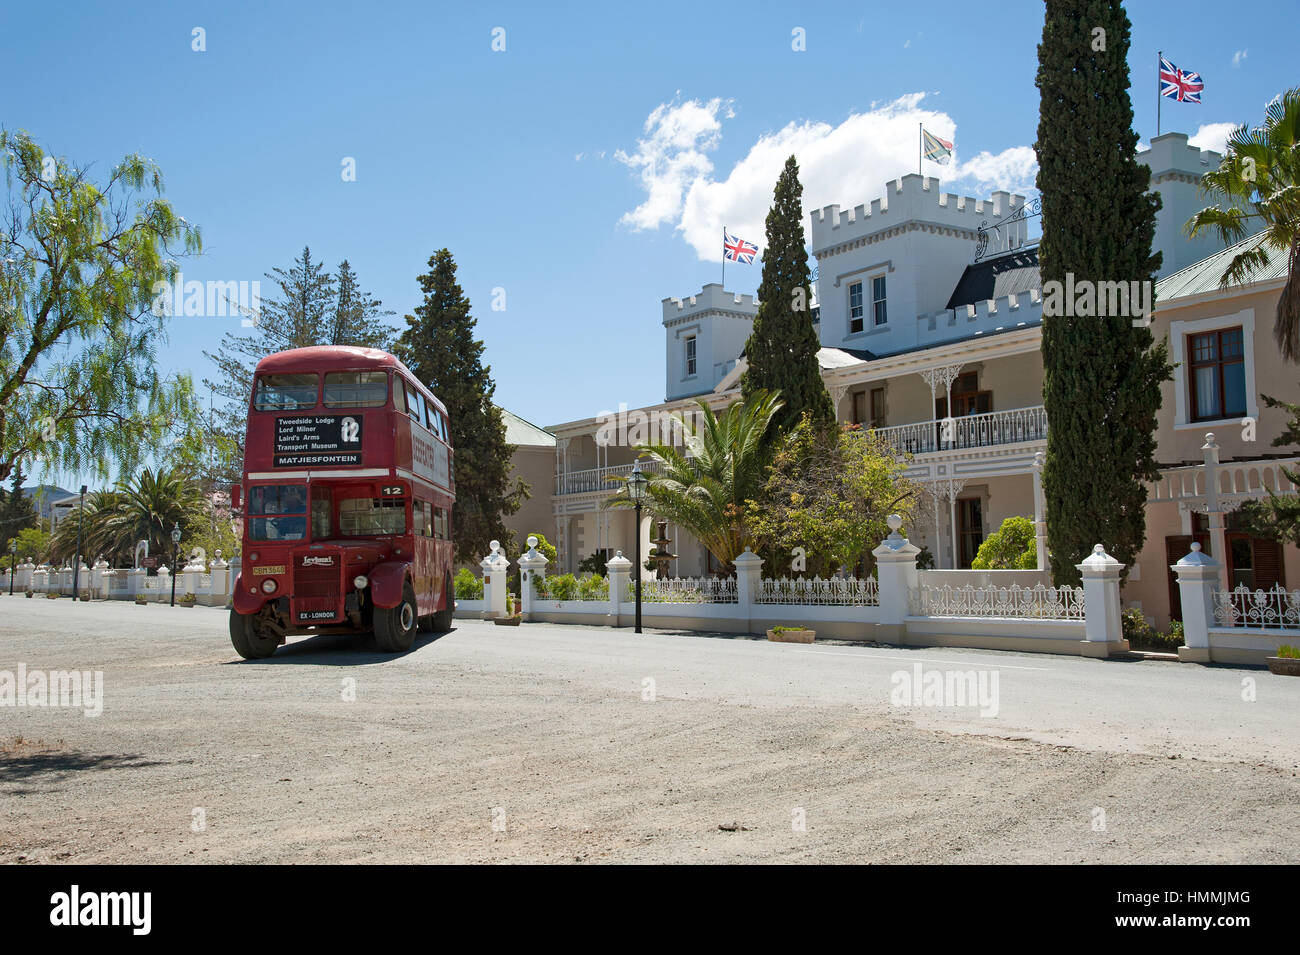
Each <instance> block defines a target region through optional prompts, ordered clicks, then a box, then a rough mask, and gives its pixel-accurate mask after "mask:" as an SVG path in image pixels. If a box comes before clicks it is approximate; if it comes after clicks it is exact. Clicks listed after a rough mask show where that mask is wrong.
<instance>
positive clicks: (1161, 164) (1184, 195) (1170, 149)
mask: <svg viewBox="0 0 1300 955" xmlns="http://www.w3.org/2000/svg"><path fill="white" fill-rule="evenodd" d="M1137 161H1138V162H1140V163H1142V164H1143V165H1145V166H1148V167H1149V168H1150V169H1151V189H1152V190H1153V191H1155V192H1158V193H1160V197H1161V199H1162V200H1163V201H1164V205H1163V206H1162V207H1161V209H1160V211H1159V212H1158V213H1156V234H1155V238H1154V239H1152V241H1151V245H1152V248H1153V249H1154V250H1158V251H1161V252H1163V253H1164V260H1163V262H1162V263H1161V266H1160V271H1159V273H1158V276H1159V277H1160V278H1163V277H1164V276H1166V275H1169V274H1170V273H1172V272H1177V271H1178V270H1179V269H1181V268H1183V267H1185V266H1188V265H1191V264H1192V263H1193V262H1199V261H1200V260H1201V259H1203V258H1205V257H1206V256H1207V255H1213V254H1214V253H1215V252H1218V251H1220V250H1222V249H1223V243H1222V242H1221V241H1220V240H1219V239H1218V238H1217V237H1216V236H1214V235H1212V234H1206V235H1201V236H1198V237H1197V238H1195V239H1189V238H1188V237H1187V235H1186V234H1185V233H1184V232H1183V229H1184V227H1185V226H1186V225H1187V220H1188V219H1190V218H1191V217H1192V216H1193V215H1194V214H1195V213H1196V212H1198V211H1199V210H1201V209H1203V208H1205V207H1206V206H1208V205H1211V204H1212V200H1210V199H1209V198H1207V197H1205V196H1202V195H1201V194H1200V188H1199V186H1200V180H1201V177H1202V176H1203V175H1205V174H1206V173H1207V172H1210V171H1211V170H1212V169H1216V168H1217V167H1218V165H1219V163H1221V162H1222V161H1223V156H1222V155H1221V154H1220V153H1216V152H1213V151H1212V150H1209V149H1197V148H1196V147H1195V146H1189V145H1188V144H1187V134H1186V133H1165V134H1164V135H1163V136H1157V137H1156V138H1155V139H1153V140H1151V148H1150V149H1148V150H1144V151H1143V152H1140V153H1138V154H1137Z"/></svg>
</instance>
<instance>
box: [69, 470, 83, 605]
mask: <svg viewBox="0 0 1300 955" xmlns="http://www.w3.org/2000/svg"><path fill="white" fill-rule="evenodd" d="M85 513H86V485H84V484H83V485H81V504H80V505H79V506H78V507H77V556H76V558H74V559H73V561H72V599H73V600H76V599H77V598H78V597H80V596H81V591H79V590H78V589H77V580H78V578H79V577H80V576H81V519H82V516H83V515H84V514H85Z"/></svg>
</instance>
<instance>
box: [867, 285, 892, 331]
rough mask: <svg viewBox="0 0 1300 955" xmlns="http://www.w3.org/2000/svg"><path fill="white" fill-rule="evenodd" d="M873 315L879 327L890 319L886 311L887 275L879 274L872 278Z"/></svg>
mask: <svg viewBox="0 0 1300 955" xmlns="http://www.w3.org/2000/svg"><path fill="white" fill-rule="evenodd" d="M871 316H872V321H874V322H875V323H876V326H877V327H879V326H881V325H883V324H885V322H887V321H889V317H888V315H887V314H886V312H885V277H884V276H883V275H877V276H876V277H875V278H874V279H872V280H871Z"/></svg>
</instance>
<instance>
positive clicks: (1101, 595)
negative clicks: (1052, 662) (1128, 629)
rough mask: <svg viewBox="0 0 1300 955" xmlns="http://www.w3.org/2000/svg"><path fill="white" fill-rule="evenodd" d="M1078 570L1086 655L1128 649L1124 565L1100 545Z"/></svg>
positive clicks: (1100, 654) (1078, 566)
mask: <svg viewBox="0 0 1300 955" xmlns="http://www.w3.org/2000/svg"><path fill="white" fill-rule="evenodd" d="M1075 567H1076V568H1077V569H1078V571H1079V573H1080V574H1081V575H1082V576H1083V606H1084V613H1085V620H1084V625H1085V630H1084V638H1083V647H1082V648H1081V649H1082V651H1083V655H1084V656H1086V657H1105V656H1109V655H1110V654H1111V653H1112V652H1116V651H1123V650H1127V649H1128V644H1127V643H1126V642H1125V640H1124V627H1123V623H1122V618H1121V616H1120V602H1119V580H1120V573H1121V572H1122V571H1123V569H1124V565H1123V564H1121V563H1120V562H1119V561H1117V560H1116V559H1115V558H1114V557H1111V556H1110V554H1108V553H1106V548H1104V547H1102V546H1101V545H1100V544H1098V545H1097V546H1095V547H1094V548H1093V549H1092V553H1091V554H1089V555H1088V556H1087V557H1085V558H1084V561H1083V563H1082V564H1075Z"/></svg>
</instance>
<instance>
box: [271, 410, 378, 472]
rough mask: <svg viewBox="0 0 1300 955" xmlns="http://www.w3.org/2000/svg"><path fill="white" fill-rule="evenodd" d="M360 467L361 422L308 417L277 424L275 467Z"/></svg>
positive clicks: (339, 417) (337, 417)
mask: <svg viewBox="0 0 1300 955" xmlns="http://www.w3.org/2000/svg"><path fill="white" fill-rule="evenodd" d="M360 463H361V418H359V417H353V416H352V415H306V416H303V417H296V418H288V417H285V418H277V419H276V420H275V466H276V467H277V468H301V467H308V466H312V465H327V466H328V465H339V464H360Z"/></svg>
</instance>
